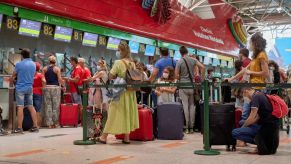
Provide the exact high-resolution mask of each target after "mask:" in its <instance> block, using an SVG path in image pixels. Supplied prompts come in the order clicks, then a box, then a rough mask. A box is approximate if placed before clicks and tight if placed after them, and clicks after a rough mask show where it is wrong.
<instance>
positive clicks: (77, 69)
mask: <svg viewBox="0 0 291 164" xmlns="http://www.w3.org/2000/svg"><path fill="white" fill-rule="evenodd" d="M70 63H71V65H72V69H73V70H72V72H71V77H70V78H69V77H65V78H64V79H65V80H66V81H67V82H68V83H69V87H70V92H71V94H72V100H73V103H75V104H79V105H80V106H81V105H82V99H81V94H82V93H80V92H79V89H78V88H81V87H82V86H83V77H84V71H83V69H82V68H81V66H80V65H78V59H77V58H76V57H71V58H70Z"/></svg>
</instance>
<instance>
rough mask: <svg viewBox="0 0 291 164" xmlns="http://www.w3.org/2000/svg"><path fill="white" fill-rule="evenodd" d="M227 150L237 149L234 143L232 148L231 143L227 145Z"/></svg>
mask: <svg viewBox="0 0 291 164" xmlns="http://www.w3.org/2000/svg"><path fill="white" fill-rule="evenodd" d="M226 151H236V147H235V145H232V146H231V148H230V145H227V146H226Z"/></svg>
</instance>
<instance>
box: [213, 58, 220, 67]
mask: <svg viewBox="0 0 291 164" xmlns="http://www.w3.org/2000/svg"><path fill="white" fill-rule="evenodd" d="M219 64H220V63H219V60H218V59H213V62H212V66H218V65H219Z"/></svg>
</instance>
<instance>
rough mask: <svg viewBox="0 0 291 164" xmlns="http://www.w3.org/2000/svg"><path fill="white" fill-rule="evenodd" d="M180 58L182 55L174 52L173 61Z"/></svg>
mask: <svg viewBox="0 0 291 164" xmlns="http://www.w3.org/2000/svg"><path fill="white" fill-rule="evenodd" d="M181 58H182V55H181V54H180V51H175V53H174V60H180V59H181Z"/></svg>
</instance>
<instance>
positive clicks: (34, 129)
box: [29, 127, 39, 133]
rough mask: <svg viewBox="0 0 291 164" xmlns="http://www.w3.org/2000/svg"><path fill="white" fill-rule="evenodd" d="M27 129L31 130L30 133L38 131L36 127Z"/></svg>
mask: <svg viewBox="0 0 291 164" xmlns="http://www.w3.org/2000/svg"><path fill="white" fill-rule="evenodd" d="M29 131H30V132H32V133H38V132H39V130H38V128H37V127H32V128H31V129H30V130H29Z"/></svg>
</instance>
